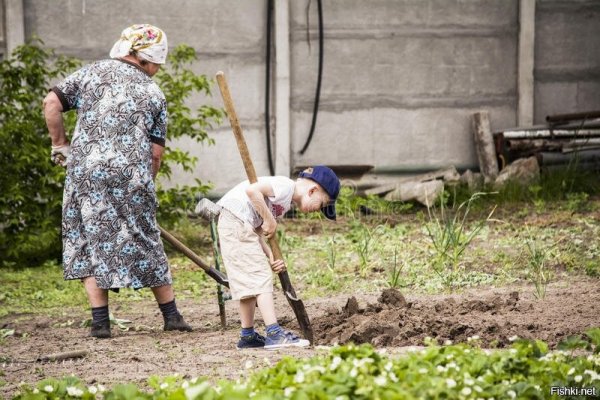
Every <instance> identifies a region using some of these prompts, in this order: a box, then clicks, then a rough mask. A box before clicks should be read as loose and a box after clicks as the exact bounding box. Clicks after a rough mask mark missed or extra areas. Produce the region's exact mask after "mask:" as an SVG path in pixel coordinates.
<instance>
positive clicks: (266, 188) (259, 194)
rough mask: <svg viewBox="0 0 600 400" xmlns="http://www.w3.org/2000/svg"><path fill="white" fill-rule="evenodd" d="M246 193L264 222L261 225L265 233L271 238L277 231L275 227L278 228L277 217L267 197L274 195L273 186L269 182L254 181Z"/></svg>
mask: <svg viewBox="0 0 600 400" xmlns="http://www.w3.org/2000/svg"><path fill="white" fill-rule="evenodd" d="M246 194H247V195H248V198H249V199H250V203H251V204H252V207H254V209H255V210H256V212H257V213H258V215H260V217H261V218H262V220H263V224H262V225H261V228H262V231H263V234H264V235H265V236H266V237H268V238H270V237H271V236H273V234H274V233H275V229H277V221H275V217H273V214H271V211H270V210H269V207H267V203H266V202H265V197H272V196H274V195H275V193H274V191H273V186H271V184H269V183H267V182H256V183H252V184H250V186H248V188H246Z"/></svg>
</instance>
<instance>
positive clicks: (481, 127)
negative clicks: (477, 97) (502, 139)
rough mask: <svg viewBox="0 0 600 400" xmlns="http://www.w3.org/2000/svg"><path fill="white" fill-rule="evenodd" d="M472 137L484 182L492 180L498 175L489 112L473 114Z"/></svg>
mask: <svg viewBox="0 0 600 400" xmlns="http://www.w3.org/2000/svg"><path fill="white" fill-rule="evenodd" d="M473 137H474V139H475V150H476V151H477V158H478V159H479V170H480V172H481V174H482V175H483V177H484V179H485V181H486V182H493V181H494V180H495V179H496V177H497V176H498V162H497V160H496V149H495V148H494V137H493V136H492V129H491V127H490V114H489V112H487V111H481V112H478V113H475V114H473Z"/></svg>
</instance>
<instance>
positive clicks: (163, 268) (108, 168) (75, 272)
mask: <svg viewBox="0 0 600 400" xmlns="http://www.w3.org/2000/svg"><path fill="white" fill-rule="evenodd" d="M166 56H167V36H166V35H165V33H164V32H163V31H162V30H160V29H158V28H157V27H154V26H152V25H133V26H131V27H129V28H127V29H125V30H124V31H123V32H122V34H121V38H120V39H119V40H118V41H117V42H116V43H115V45H114V46H113V48H112V50H111V51H110V57H111V59H110V60H102V61H97V62H95V63H92V64H89V65H86V66H84V67H83V68H81V69H80V70H78V71H76V72H75V73H73V74H72V75H70V76H68V77H67V78H66V79H65V80H63V81H62V82H60V83H59V84H58V85H56V86H55V87H54V88H52V90H51V92H50V93H49V94H48V96H46V98H45V99H44V115H45V118H46V123H47V125H48V131H49V133H50V136H51V139H52V152H51V157H52V160H53V161H54V162H56V163H57V164H60V165H63V166H66V168H67V178H66V181H65V189H64V197H63V222H62V237H63V263H64V277H65V279H81V280H82V281H83V283H84V286H85V289H86V291H87V295H88V298H89V301H90V304H91V307H92V317H93V318H92V320H93V322H92V329H91V336H94V337H97V338H107V337H110V336H111V333H110V321H109V313H108V290H109V289H112V290H114V291H118V289H119V288H123V287H133V288H134V289H140V288H144V287H149V288H151V289H152V292H153V293H154V296H155V298H156V300H157V302H158V305H159V307H160V310H161V311H162V314H163V317H164V330H166V331H169V330H179V331H191V330H192V328H191V327H190V326H189V325H188V324H187V323H186V322H185V321H184V320H183V317H182V316H181V314H179V312H178V310H177V306H176V304H175V298H174V294H173V288H172V286H171V283H172V280H171V273H170V271H169V265H168V263H167V258H166V255H165V252H164V248H163V245H162V242H161V240H160V233H159V230H158V227H157V223H156V207H157V199H156V190H155V186H154V178H156V173H157V172H158V168H159V166H160V160H161V156H162V154H163V150H164V146H165V136H166V130H167V104H166V101H165V96H164V95H163V93H162V91H161V90H160V88H159V87H158V86H157V85H156V83H154V81H153V80H152V76H153V75H154V74H156V73H157V72H158V70H159V68H160V66H161V64H164V63H165V59H166ZM72 109H75V110H76V111H77V125H76V127H75V131H74V132H73V136H72V139H71V140H72V142H71V143H70V144H69V141H68V139H67V137H66V135H65V128H64V125H63V117H62V114H61V113H63V112H65V111H68V110H72Z"/></svg>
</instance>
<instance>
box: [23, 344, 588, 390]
mask: <svg viewBox="0 0 600 400" xmlns="http://www.w3.org/2000/svg"><path fill="white" fill-rule="evenodd" d="M476 344H477V339H476V338H472V340H471V343H470V344H460V345H453V346H442V347H440V346H437V345H434V344H432V345H430V346H429V347H427V348H426V349H424V350H422V351H415V352H411V353H408V354H406V355H404V356H400V357H399V358H391V357H388V356H386V355H385V354H384V353H382V352H381V351H377V350H375V349H373V347H371V346H369V345H362V346H354V345H348V346H343V347H336V348H333V349H332V350H331V351H330V352H328V353H327V354H324V355H318V356H315V357H312V358H309V359H295V358H291V357H284V358H283V359H282V360H281V361H280V362H278V363H277V364H276V365H275V366H273V367H270V368H267V369H263V370H259V371H257V372H255V373H253V374H251V375H250V376H249V377H247V378H245V379H241V380H238V381H226V380H222V381H219V382H218V383H217V384H216V385H212V384H211V383H210V382H208V381H207V380H206V379H205V378H200V379H198V378H194V379H191V380H184V379H183V378H182V377H179V376H171V377H166V378H157V377H152V378H150V379H149V380H148V385H149V386H150V387H151V388H152V390H151V391H150V392H145V391H142V390H140V389H138V388H137V387H136V386H135V385H133V384H120V385H117V386H115V387H114V388H113V389H110V390H106V388H104V387H102V386H101V385H97V386H89V387H86V386H85V385H84V384H82V383H81V382H80V381H78V380H77V379H76V378H66V379H63V380H56V379H46V380H44V381H41V382H39V383H38V384H37V385H36V387H35V388H30V387H24V388H22V390H21V393H20V394H19V395H18V396H17V397H16V398H17V399H53V398H67V397H68V398H72V397H81V398H87V399H94V398H96V395H97V394H99V395H100V396H101V397H102V398H104V399H128V398H137V399H173V400H175V399H247V398H253V399H283V398H289V399H296V400H300V399H346V400H349V399H417V398H429V399H457V398H497V399H500V398H502V399H504V398H519V399H522V398H536V399H538V398H539V399H545V398H551V397H552V396H551V394H550V388H551V387H553V386H563V387H573V388H582V387H586V388H595V390H596V393H599V391H600V375H599V374H598V372H597V371H598V366H599V365H600V358H599V357H598V355H589V356H578V357H575V356H572V355H570V354H569V353H567V352H564V351H558V352H552V353H549V352H548V348H547V345H546V344H545V343H543V342H541V341H528V340H516V341H515V343H514V344H513V347H512V348H511V349H509V350H502V351H493V352H490V351H487V350H482V349H480V348H478V347H477V346H476Z"/></svg>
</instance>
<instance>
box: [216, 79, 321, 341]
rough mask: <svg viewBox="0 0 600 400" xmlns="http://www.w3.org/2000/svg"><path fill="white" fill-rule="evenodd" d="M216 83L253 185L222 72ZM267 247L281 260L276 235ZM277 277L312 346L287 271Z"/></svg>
mask: <svg viewBox="0 0 600 400" xmlns="http://www.w3.org/2000/svg"><path fill="white" fill-rule="evenodd" d="M217 83H218V84H219V89H220V90H221V96H222V97H223V103H224V104H225V110H226V111H227V116H228V117H229V122H230V123H231V128H232V129H233V134H234V135H235V141H236V142H237V146H238V149H239V151H240V155H241V156H242V162H243V163H244V168H245V169H246V175H247V176H248V181H249V182H250V183H255V182H256V180H257V179H256V171H255V170H254V164H253V163H252V159H251V158H250V152H249V151H248V146H247V145H246V140H245V139H244V134H243V133H242V128H241V127H240V123H239V121H238V119H237V114H236V112H235V109H234V108H233V101H232V100H231V94H230V93H229V86H228V85H227V81H226V80H225V74H224V73H223V72H218V73H217ZM269 245H270V246H271V250H272V251H273V256H274V257H275V259H276V260H282V259H283V257H282V255H281V249H280V248H279V243H278V242H277V236H276V235H273V236H272V237H271V238H270V239H269ZM278 275H279V281H280V282H281V288H282V289H283V291H284V293H285V297H286V299H287V301H288V303H289V304H290V306H291V307H292V310H294V314H295V315H296V319H298V324H300V329H301V330H302V334H303V335H304V337H305V338H306V339H308V340H309V341H310V343H311V344H312V343H313V331H312V327H311V325H310V320H309V318H308V314H307V313H306V309H305V308H304V303H303V302H302V300H300V299H299V298H298V296H297V295H296V291H295V290H294V287H293V286H292V283H291V281H290V277H289V275H288V273H287V271H282V272H280V273H279V274H278Z"/></svg>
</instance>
